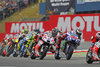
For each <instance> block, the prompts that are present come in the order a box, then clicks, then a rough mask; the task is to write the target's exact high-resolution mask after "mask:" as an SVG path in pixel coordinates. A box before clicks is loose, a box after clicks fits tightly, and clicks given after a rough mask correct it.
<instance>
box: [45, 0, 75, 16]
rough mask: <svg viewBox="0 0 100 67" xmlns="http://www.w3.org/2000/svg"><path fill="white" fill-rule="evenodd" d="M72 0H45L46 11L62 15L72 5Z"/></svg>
mask: <svg viewBox="0 0 100 67" xmlns="http://www.w3.org/2000/svg"><path fill="white" fill-rule="evenodd" d="M73 2H74V0H46V6H47V7H46V8H47V11H48V13H51V14H53V15H54V14H56V15H62V14H67V11H68V10H69V9H70V8H71V7H72V5H73Z"/></svg>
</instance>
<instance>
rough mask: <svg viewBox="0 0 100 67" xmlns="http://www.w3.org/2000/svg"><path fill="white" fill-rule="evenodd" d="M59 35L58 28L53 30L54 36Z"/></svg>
mask: <svg viewBox="0 0 100 67" xmlns="http://www.w3.org/2000/svg"><path fill="white" fill-rule="evenodd" d="M57 33H58V29H57V28H53V29H52V36H54V37H55V36H56V35H57Z"/></svg>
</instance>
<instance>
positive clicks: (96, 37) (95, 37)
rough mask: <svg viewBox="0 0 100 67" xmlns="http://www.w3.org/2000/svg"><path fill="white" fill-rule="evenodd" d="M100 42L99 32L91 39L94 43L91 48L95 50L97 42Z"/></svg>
mask: <svg viewBox="0 0 100 67" xmlns="http://www.w3.org/2000/svg"><path fill="white" fill-rule="evenodd" d="M99 40H100V32H97V33H96V35H95V36H92V37H91V42H92V44H91V46H92V47H91V48H93V46H94V44H95V42H97V41H99Z"/></svg>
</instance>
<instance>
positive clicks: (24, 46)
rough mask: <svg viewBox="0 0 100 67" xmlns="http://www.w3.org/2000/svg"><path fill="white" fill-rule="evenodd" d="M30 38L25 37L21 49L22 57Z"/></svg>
mask: <svg viewBox="0 0 100 67" xmlns="http://www.w3.org/2000/svg"><path fill="white" fill-rule="evenodd" d="M28 40H29V36H26V37H24V39H23V44H22V47H21V50H20V57H22V56H23V54H24V51H25V49H26V44H27V42H28Z"/></svg>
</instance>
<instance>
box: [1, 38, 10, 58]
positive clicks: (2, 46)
mask: <svg viewBox="0 0 100 67" xmlns="http://www.w3.org/2000/svg"><path fill="white" fill-rule="evenodd" d="M7 42H8V40H7V39H4V40H3V42H2V43H1V44H0V55H2V56H5V55H4V54H3V50H4V49H5V47H6V44H7Z"/></svg>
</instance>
